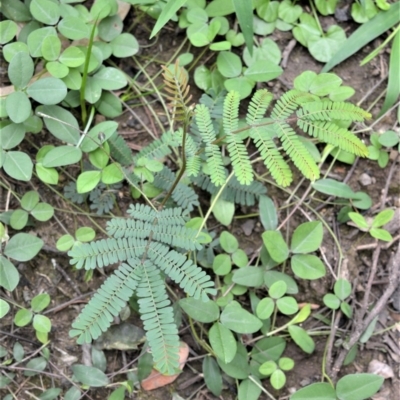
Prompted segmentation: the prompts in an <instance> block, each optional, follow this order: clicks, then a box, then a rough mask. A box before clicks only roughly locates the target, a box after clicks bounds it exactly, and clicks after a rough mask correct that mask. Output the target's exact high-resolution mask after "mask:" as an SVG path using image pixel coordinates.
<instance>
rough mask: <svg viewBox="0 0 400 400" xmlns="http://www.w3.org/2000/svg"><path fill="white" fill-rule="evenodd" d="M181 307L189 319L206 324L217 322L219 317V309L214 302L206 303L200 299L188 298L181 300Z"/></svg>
mask: <svg viewBox="0 0 400 400" xmlns="http://www.w3.org/2000/svg"><path fill="white" fill-rule="evenodd" d="M179 305H180V306H181V307H182V309H183V311H185V313H186V314H187V315H189V317H191V318H193V319H194V320H196V321H199V322H202V323H205V324H206V323H210V322H213V321H216V320H217V319H218V317H219V307H218V306H217V304H216V303H215V302H214V301H207V302H206V303H204V302H203V301H201V300H200V299H195V298H193V297H187V298H184V299H181V300H179Z"/></svg>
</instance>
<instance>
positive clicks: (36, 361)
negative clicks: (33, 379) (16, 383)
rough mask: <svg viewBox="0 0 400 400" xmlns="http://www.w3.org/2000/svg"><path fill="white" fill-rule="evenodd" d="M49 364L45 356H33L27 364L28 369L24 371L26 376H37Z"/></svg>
mask: <svg viewBox="0 0 400 400" xmlns="http://www.w3.org/2000/svg"><path fill="white" fill-rule="evenodd" d="M46 365H47V360H46V359H45V358H44V357H37V358H33V359H32V360H30V361H29V362H28V363H27V364H26V368H27V370H26V371H25V372H24V375H25V376H35V375H37V374H39V373H40V372H42V371H43V370H44V369H45V368H46Z"/></svg>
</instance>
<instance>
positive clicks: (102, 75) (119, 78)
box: [93, 67, 128, 90]
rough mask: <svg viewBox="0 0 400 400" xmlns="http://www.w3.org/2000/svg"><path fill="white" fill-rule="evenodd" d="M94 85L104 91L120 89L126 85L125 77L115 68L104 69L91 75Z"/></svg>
mask: <svg viewBox="0 0 400 400" xmlns="http://www.w3.org/2000/svg"><path fill="white" fill-rule="evenodd" d="M93 79H94V80H95V81H96V83H97V84H98V85H99V86H100V87H101V88H102V89H105V90H117V89H122V88H123V87H124V86H126V85H127V83H128V80H127V79H126V75H125V74H124V73H123V72H122V71H120V70H119V69H117V68H113V67H105V68H102V69H100V70H99V71H98V72H96V73H95V74H94V75H93Z"/></svg>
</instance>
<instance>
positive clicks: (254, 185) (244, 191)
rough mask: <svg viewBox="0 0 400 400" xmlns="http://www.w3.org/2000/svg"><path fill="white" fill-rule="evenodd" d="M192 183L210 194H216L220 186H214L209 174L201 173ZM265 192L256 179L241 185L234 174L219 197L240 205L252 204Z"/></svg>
mask: <svg viewBox="0 0 400 400" xmlns="http://www.w3.org/2000/svg"><path fill="white" fill-rule="evenodd" d="M193 183H194V184H196V185H197V186H199V187H200V188H201V189H203V190H207V192H209V193H211V194H216V193H217V192H218V191H219V190H220V188H219V187H217V186H215V185H214V184H213V183H212V182H211V179H210V177H209V176H207V175H205V174H201V175H199V176H198V177H196V178H194V179H193ZM266 193H267V189H266V188H265V186H263V185H262V184H261V183H260V182H258V181H253V182H251V183H250V185H241V184H240V182H239V181H238V180H237V179H236V177H235V176H234V177H233V178H232V179H231V180H230V181H229V182H228V184H227V185H226V187H225V188H224V190H223V191H222V194H221V198H222V199H224V200H227V201H230V202H232V203H237V204H240V205H242V206H253V205H254V204H255V203H256V200H258V198H259V197H260V196H261V195H263V194H266Z"/></svg>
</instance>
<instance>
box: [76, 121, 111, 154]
mask: <svg viewBox="0 0 400 400" xmlns="http://www.w3.org/2000/svg"><path fill="white" fill-rule="evenodd" d="M117 128H118V123H117V122H115V121H105V122H100V124H97V125H96V126H94V127H93V128H92V129H90V131H89V132H88V133H87V134H86V136H85V138H84V139H83V141H82V145H81V149H82V151H84V152H85V153H89V152H91V151H93V150H96V149H97V148H98V147H99V146H101V145H102V144H103V143H104V142H105V141H106V140H108V139H109V138H110V136H112V135H113V134H114V132H115V131H116V130H117Z"/></svg>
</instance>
